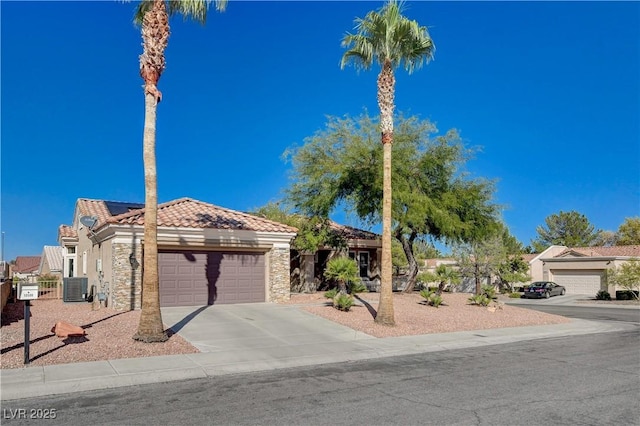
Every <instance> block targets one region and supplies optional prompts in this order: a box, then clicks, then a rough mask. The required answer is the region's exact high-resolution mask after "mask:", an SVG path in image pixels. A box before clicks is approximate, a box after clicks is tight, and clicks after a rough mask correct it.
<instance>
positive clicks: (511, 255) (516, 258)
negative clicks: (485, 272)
mask: <svg viewBox="0 0 640 426" xmlns="http://www.w3.org/2000/svg"><path fill="white" fill-rule="evenodd" d="M497 236H498V238H499V239H500V241H501V243H502V247H503V249H502V250H500V251H498V252H497V253H496V255H498V256H502V259H499V264H498V268H497V270H495V271H494V274H495V275H496V278H497V280H498V285H499V286H500V287H502V288H506V289H507V290H509V291H510V292H513V284H515V283H523V282H526V281H529V280H530V279H531V277H530V276H529V265H528V264H527V262H525V261H524V260H523V259H522V254H523V253H525V251H526V248H525V247H524V246H523V245H522V243H521V242H520V241H518V240H517V238H516V237H514V236H513V235H511V233H510V232H509V229H508V228H507V227H506V226H505V225H504V224H500V225H499V227H498V231H497Z"/></svg>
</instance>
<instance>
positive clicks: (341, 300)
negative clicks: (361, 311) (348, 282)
mask: <svg viewBox="0 0 640 426" xmlns="http://www.w3.org/2000/svg"><path fill="white" fill-rule="evenodd" d="M354 303H355V302H354V301H353V296H351V295H350V294H344V293H338V295H337V296H336V297H334V298H333V307H334V308H336V309H338V310H339V311H344V312H348V311H349V309H351V307H352V306H353V305H354Z"/></svg>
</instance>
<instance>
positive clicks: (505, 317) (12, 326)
mask: <svg viewBox="0 0 640 426" xmlns="http://www.w3.org/2000/svg"><path fill="white" fill-rule="evenodd" d="M359 298H360V300H358V301H357V302H358V305H357V306H354V307H352V308H351V311H349V312H341V311H338V310H337V309H335V308H333V307H332V306H330V305H328V299H325V298H324V297H323V294H322V293H314V294H294V295H292V297H291V300H290V301H289V302H287V304H290V305H299V306H298V307H299V308H300V309H304V310H306V311H308V312H311V313H313V314H315V315H319V316H321V317H323V318H327V319H329V320H331V321H335V322H337V323H340V324H343V325H345V326H347V327H351V328H353V329H355V330H358V331H361V332H363V333H367V334H369V335H372V336H376V337H389V336H404V335H415V334H428V333H445V332H453V331H463V330H481V329H488V328H502V327H520V326H527V325H542V324H559V323H564V322H569V321H570V320H569V319H567V318H564V317H560V316H557V315H551V314H545V313H542V312H536V311H533V310H529V309H524V308H519V307H514V306H506V305H504V304H502V303H500V304H499V306H497V307H494V308H492V309H491V310H490V309H487V308H484V307H479V306H473V305H468V304H467V299H468V298H469V295H468V294H465V293H445V294H443V298H444V304H443V305H441V306H440V307H438V308H434V307H432V306H425V305H424V304H423V303H422V298H421V297H420V295H419V294H417V293H414V294H402V293H396V294H394V311H395V318H396V326H395V327H385V326H381V325H378V324H375V322H374V315H375V309H377V306H378V294H376V293H365V294H361V295H360V296H359ZM139 319H140V311H128V312H118V311H114V310H112V309H108V308H101V309H97V310H94V309H93V308H92V305H91V304H89V303H64V302H62V301H61V300H36V301H33V302H32V306H31V318H30V330H31V331H30V342H31V343H30V359H31V365H34V366H42V365H51V364H64V363H75V362H84V361H100V360H108V359H118V358H140V357H149V356H157V355H172V354H186V353H196V352H198V350H197V349H196V348H195V347H193V346H192V345H191V344H190V343H189V342H187V341H186V340H184V339H183V338H182V337H181V336H180V335H177V334H173V335H171V336H170V338H169V340H168V341H167V342H164V343H149V344H148V343H141V342H137V341H135V340H133V339H132V336H133V335H134V334H135V332H136V330H137V327H138V321H139ZM58 321H65V322H68V323H70V324H73V325H77V326H80V327H82V328H83V329H84V330H85V331H86V335H85V336H83V337H68V338H59V337H57V336H56V335H55V334H54V333H53V332H52V331H51V329H52V328H53V327H54V325H55V324H56V323H57V322H58ZM0 332H1V333H0V334H1V343H2V350H1V356H0V365H1V367H2V368H20V367H23V366H24V364H23V361H24V305H23V302H17V303H10V304H8V305H7V306H6V307H5V312H3V313H2V328H1V329H0Z"/></svg>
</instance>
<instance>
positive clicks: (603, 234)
mask: <svg viewBox="0 0 640 426" xmlns="http://www.w3.org/2000/svg"><path fill="white" fill-rule="evenodd" d="M617 244H618V234H617V233H615V232H613V231H604V230H601V231H598V233H597V235H596V238H595V239H594V240H593V245H594V246H595V247H612V246H615V245H617Z"/></svg>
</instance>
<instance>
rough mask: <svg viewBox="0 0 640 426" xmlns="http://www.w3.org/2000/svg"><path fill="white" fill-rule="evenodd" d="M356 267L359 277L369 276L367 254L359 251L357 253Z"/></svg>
mask: <svg viewBox="0 0 640 426" xmlns="http://www.w3.org/2000/svg"><path fill="white" fill-rule="evenodd" d="M358 266H359V267H360V276H361V277H363V278H367V277H368V276H369V252H366V251H361V252H359V253H358Z"/></svg>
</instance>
